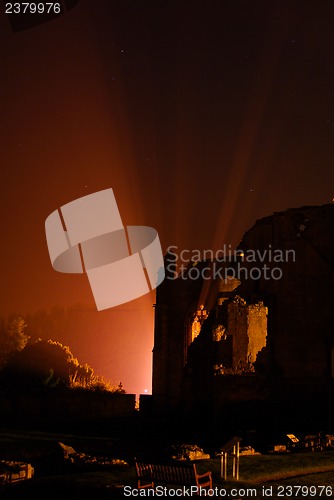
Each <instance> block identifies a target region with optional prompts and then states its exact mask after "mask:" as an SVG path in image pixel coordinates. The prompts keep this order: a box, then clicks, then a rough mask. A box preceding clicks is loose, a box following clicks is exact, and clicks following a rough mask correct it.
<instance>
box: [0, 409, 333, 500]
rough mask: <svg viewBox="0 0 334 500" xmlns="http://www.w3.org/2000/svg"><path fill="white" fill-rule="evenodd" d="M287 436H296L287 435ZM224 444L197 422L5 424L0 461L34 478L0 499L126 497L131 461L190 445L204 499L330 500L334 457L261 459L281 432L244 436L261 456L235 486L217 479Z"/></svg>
mask: <svg viewBox="0 0 334 500" xmlns="http://www.w3.org/2000/svg"><path fill="white" fill-rule="evenodd" d="M289 431H290V432H291V431H293V432H294V433H295V434H298V433H297V432H296V431H295V429H289ZM312 431H313V429H312ZM229 437H231V436H229V435H228V432H227V431H223V430H222V429H217V430H215V429H212V428H211V429H208V428H207V427H203V428H202V427H201V426H200V423H198V425H195V426H191V425H189V426H188V427H181V426H176V427H175V426H172V427H170V426H169V425H168V423H166V422H162V421H160V422H149V421H141V420H140V419H138V418H137V417H135V418H134V419H128V420H124V419H123V420H121V421H118V422H117V421H114V422H109V423H105V422H104V423H96V422H95V423H92V422H90V423H86V424H84V425H80V426H75V425H74V426H73V425H64V424H63V423H62V424H60V423H59V425H54V423H53V424H52V425H50V426H44V428H43V429H42V430H41V428H40V426H35V427H34V426H33V425H30V426H29V428H25V427H24V426H19V425H18V423H16V425H15V426H13V425H12V426H10V425H8V423H6V425H5V426H3V427H2V428H0V460H1V459H6V460H21V461H25V462H29V463H31V464H32V465H33V466H34V468H35V476H34V478H33V479H31V480H28V481H22V482H21V483H16V484H10V485H5V486H0V499H1V500H2V499H13V500H15V499H26V498H34V499H43V500H49V499H50V500H53V499H67V498H69V499H74V500H76V499H78V500H81V499H89V500H90V499H91V500H95V499H103V498H126V496H125V495H124V486H128V487H131V488H136V477H135V468H134V462H135V459H136V458H138V459H143V460H145V459H146V460H152V461H159V460H164V459H166V458H167V457H168V456H169V457H170V456H171V453H172V444H176V443H179V444H180V443H192V444H197V445H200V446H201V447H202V448H204V451H205V452H208V453H210V456H211V458H210V459H208V460H201V461H198V463H197V467H198V470H199V472H205V471H207V470H211V471H212V474H213V486H214V488H217V490H214V491H213V492H212V495H211V496H212V497H215V498H224V497H230V498H232V497H233V498H244V497H252V498H265V497H271V498H285V497H290V498H291V497H292V498H330V497H331V496H334V494H333V491H334V451H328V450H326V451H322V452H313V453H312V452H305V451H295V452H290V453H286V454H281V455H272V454H267V453H265V452H266V446H265V445H266V444H268V443H270V442H271V444H275V442H276V441H279V440H282V439H283V438H284V431H283V430H281V431H280V432H279V433H278V432H277V433H270V432H268V431H266V432H260V431H257V432H255V431H254V430H250V431H247V432H244V433H243V436H242V437H243V443H242V444H244V445H252V446H254V447H255V448H258V449H260V451H262V454H261V455H254V456H243V457H241V459H240V481H239V482H235V481H232V480H228V481H227V482H224V481H223V480H222V479H221V478H220V458H219V457H216V456H215V452H216V451H218V450H219V448H220V447H221V446H222V445H223V444H224V443H225V442H226V440H227V439H228V438H229ZM59 442H61V443H63V444H65V445H66V446H69V447H72V448H73V449H74V450H75V452H76V454H75V455H69V456H66V451H65V453H64V449H63V448H62V447H61V446H60V445H59ZM229 474H230V475H231V464H230V465H229ZM279 487H280V488H279ZM263 488H264V489H263ZM179 493H180V492H179ZM134 494H135V490H134ZM167 496H172V495H171V494H169V495H167ZM178 496H179V495H178ZM183 496H187V493H186V492H185V494H184V495H183ZM130 497H132V498H133V497H134V495H132V496H130Z"/></svg>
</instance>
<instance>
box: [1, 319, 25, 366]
mask: <svg viewBox="0 0 334 500" xmlns="http://www.w3.org/2000/svg"><path fill="white" fill-rule="evenodd" d="M26 326H27V325H26V323H25V321H24V320H23V319H22V318H21V317H19V316H13V317H11V318H9V320H8V321H7V323H6V322H5V321H4V319H3V318H2V319H1V322H0V368H1V367H3V366H4V365H5V364H6V362H7V361H8V359H9V358H10V356H12V355H14V354H15V353H17V352H20V351H22V349H24V348H25V346H26V345H27V343H28V340H29V336H28V335H27V334H26V333H25V328H26Z"/></svg>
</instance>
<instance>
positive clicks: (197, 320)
mask: <svg viewBox="0 0 334 500" xmlns="http://www.w3.org/2000/svg"><path fill="white" fill-rule="evenodd" d="M207 317H208V313H207V312H206V310H205V309H204V306H203V305H201V306H200V308H199V309H197V311H196V313H195V317H194V320H193V322H192V325H191V341H192V342H193V341H194V340H195V338H196V337H197V336H198V335H199V332H200V331H201V328H202V324H203V323H204V321H205V320H206V318H207Z"/></svg>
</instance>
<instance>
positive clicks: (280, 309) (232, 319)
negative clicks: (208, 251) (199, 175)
mask: <svg viewBox="0 0 334 500" xmlns="http://www.w3.org/2000/svg"><path fill="white" fill-rule="evenodd" d="M333 227H334V204H329V205H324V206H317V207H302V208H298V209H290V210H287V211H285V212H279V213H274V214H273V215H271V216H269V217H266V218H263V219H260V220H258V221H257V222H256V223H255V225H254V226H253V227H252V228H251V229H250V230H249V231H248V232H246V234H245V235H244V236H243V238H242V241H241V242H240V245H239V251H238V252H237V258H232V259H231V258H228V259H225V260H224V259H221V260H220V261H219V265H220V266H222V268H224V269H225V270H226V269H228V270H229V271H228V274H227V275H224V279H215V280H212V281H210V286H209V287H208V286H207V285H208V282H207V281H205V280H204V279H203V274H201V272H200V270H201V269H203V268H204V266H205V268H206V269H208V265H209V266H213V265H217V262H214V261H210V262H207V261H206V262H195V261H191V262H190V264H189V266H188V269H187V270H185V271H184V273H183V276H182V279H181V277H180V278H179V279H168V273H167V278H166V279H165V281H164V282H163V283H162V284H161V285H160V286H159V287H158V289H157V298H156V305H155V335H154V348H153V407H154V410H155V412H157V413H159V412H163V413H175V414H179V415H189V414H194V413H196V412H197V413H198V414H200V413H201V408H202V409H203V408H205V409H206V412H210V413H211V414H212V415H216V416H219V415H221V414H223V413H224V412H225V411H226V409H227V408H230V407H233V404H240V403H245V404H247V403H250V404H253V405H254V404H255V405H259V404H261V405H263V404H266V403H267V402H270V404H271V405H272V406H273V405H274V406H275V405H276V406H277V407H279V406H280V405H282V404H285V405H288V407H289V408H290V407H291V408H294V406H296V407H297V405H298V407H300V405H304V404H306V405H308V406H310V405H311V406H312V405H313V406H314V405H315V404H317V405H318V408H319V411H322V410H321V408H322V405H323V406H324V407H323V411H327V410H326V408H327V406H326V404H327V403H328V401H330V400H331V398H332V397H333V393H334V392H333V388H334V328H333V304H334V273H333V266H334V251H333V248H334V233H333ZM268 249H270V250H271V252H269V251H268ZM275 251H280V252H281V255H289V256H290V257H291V256H293V258H289V259H288V258H282V259H279V258H278V257H277V255H278V254H277V252H276V254H274V252H275ZM249 255H253V256H254V255H258V259H257V260H256V259H254V257H253V258H248V257H247V256H249ZM273 255H276V258H274V257H273ZM166 260H167V261H168V254H167V255H166ZM193 266H197V268H198V269H199V272H198V273H197V279H187V272H188V273H189V270H190V269H191V268H192V267H193ZM265 266H266V269H267V274H264V273H261V272H259V271H258V270H259V269H264V267H265ZM273 271H275V273H273ZM268 273H269V274H268ZM203 287H206V289H207V290H206V292H205V294H203ZM326 401H327V403H326Z"/></svg>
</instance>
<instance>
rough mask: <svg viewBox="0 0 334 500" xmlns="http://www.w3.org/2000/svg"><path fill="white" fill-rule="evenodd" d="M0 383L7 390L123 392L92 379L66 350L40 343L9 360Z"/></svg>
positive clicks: (48, 342) (87, 368) (87, 369)
mask: <svg viewBox="0 0 334 500" xmlns="http://www.w3.org/2000/svg"><path fill="white" fill-rule="evenodd" d="M0 383H1V384H2V386H3V387H4V388H9V389H11V390H13V389H15V388H16V389H17V390H24V389H42V388H44V389H46V388H54V387H58V388H82V389H89V390H104V391H111V392H125V391H123V388H122V387H121V388H120V387H115V386H113V385H112V384H110V383H109V382H107V381H105V380H104V378H103V377H100V376H98V375H95V374H94V370H93V368H92V367H90V366H89V365H87V364H86V365H81V364H80V363H79V361H78V360H77V358H75V357H74V356H73V354H72V352H71V350H70V348H69V347H68V346H64V345H63V344H61V343H60V342H54V341H52V340H41V339H39V340H38V341H37V342H35V343H34V344H29V345H27V346H26V347H25V348H24V349H23V350H21V351H17V352H16V354H15V355H13V356H12V357H11V358H10V360H9V361H8V362H7V364H6V365H5V366H4V368H3V369H2V370H1V372H0ZM120 389H121V390H120Z"/></svg>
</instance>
